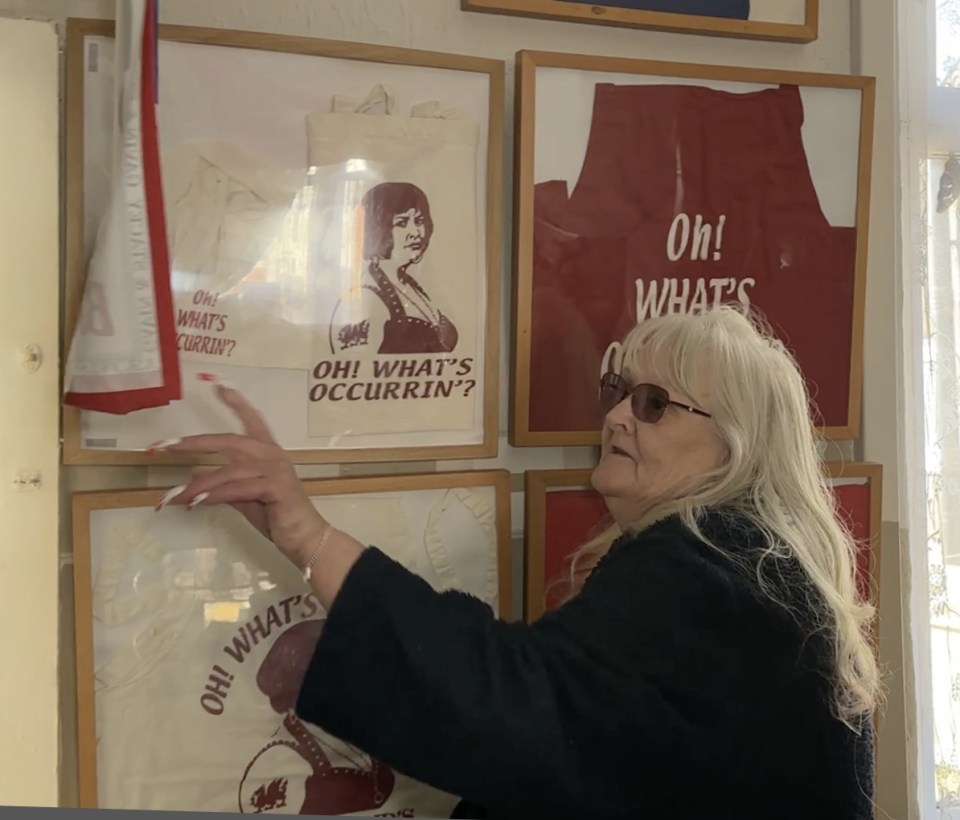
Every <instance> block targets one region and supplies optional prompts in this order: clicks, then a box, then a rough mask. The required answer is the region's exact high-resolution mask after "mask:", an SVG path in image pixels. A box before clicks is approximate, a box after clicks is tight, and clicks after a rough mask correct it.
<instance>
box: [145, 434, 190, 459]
mask: <svg viewBox="0 0 960 820" xmlns="http://www.w3.org/2000/svg"><path fill="white" fill-rule="evenodd" d="M181 441H182V439H179V438H165V439H163V440H162V441H155V442H153V444H151V445H150V446H149V447H147V453H148V454H149V455H152V454H153V453H155V452H157V451H158V450H166V449H167V447H172V446H173V445H174V444H179V443H180V442H181Z"/></svg>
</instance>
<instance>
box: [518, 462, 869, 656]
mask: <svg viewBox="0 0 960 820" xmlns="http://www.w3.org/2000/svg"><path fill="white" fill-rule="evenodd" d="M825 469H826V471H827V474H828V475H829V476H830V479H831V481H832V483H833V485H834V487H835V488H836V491H837V492H840V493H843V495H842V496H841V497H840V498H841V510H843V511H844V512H845V513H847V515H846V516H845V517H846V519H847V522H848V526H851V529H852V531H853V534H854V537H856V538H857V539H858V540H860V541H861V543H864V544H865V545H866V546H865V549H864V550H863V552H862V553H861V564H860V565H859V569H860V573H859V576H858V577H859V578H860V579H861V583H863V584H864V585H865V586H863V587H862V588H861V589H862V591H863V592H865V593H867V594H868V595H869V597H870V599H871V600H872V601H873V603H874V605H875V606H877V607H879V605H880V589H879V579H880V554H881V545H880V537H881V536H880V533H881V522H882V517H881V516H882V509H881V505H882V500H883V467H882V465H881V464H876V463H872V462H853V463H839V462H831V463H828V464H826V465H825ZM591 472H592V470H589V469H576V470H528V471H527V472H526V473H525V474H524V486H525V497H524V504H525V508H524V509H525V512H524V574H525V579H524V604H523V617H524V620H525V621H527V622H533V621H535V620H536V619H537V618H539V617H540V616H541V615H542V614H543V613H544V612H545V611H547V609H548V608H549V600H550V599H549V597H548V596H550V595H551V594H552V589H554V587H553V584H554V582H555V580H556V578H557V576H556V575H555V574H553V573H550V572H548V568H556V567H559V566H564V564H563V562H564V561H565V560H566V559H567V557H568V556H569V555H570V552H571V550H572V549H575V548H576V547H577V546H579V545H580V544H582V543H583V542H584V541H585V540H586V539H587V538H589V537H593V536H594V535H600V534H601V533H602V532H603V530H604V529H605V528H606V527H607V526H608V524H609V519H608V518H607V515H606V509H605V507H604V505H603V499H602V498H601V497H600V496H599V494H598V493H596V491H595V490H593V489H592V488H591V486H590V474H591ZM551 497H552V498H553V499H556V500H557V504H556V508H555V510H553V511H552V513H553V515H560V516H562V518H561V519H559V520H558V523H557V525H556V526H554V527H551V526H550V522H549V520H548V519H549V515H550V514H551V511H550V510H548V509H547V506H548V498H551ZM844 502H846V503H847V506H846V507H844V506H843V504H844ZM564 505H565V506H564ZM556 541H559V542H560V544H561V548H560V550H559V554H554V553H551V550H550V548H549V544H551V543H555V542H556ZM561 592H562V590H561ZM874 623H875V624H876V623H877V621H875V622H874ZM878 628H879V627H877V629H878ZM877 635H878V633H875V635H874V639H875V640H876V639H877Z"/></svg>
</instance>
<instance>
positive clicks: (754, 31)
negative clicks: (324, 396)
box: [461, 0, 820, 43]
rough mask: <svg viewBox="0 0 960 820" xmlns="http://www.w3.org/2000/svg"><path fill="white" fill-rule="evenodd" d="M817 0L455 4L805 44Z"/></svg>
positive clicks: (814, 28) (477, 0)
mask: <svg viewBox="0 0 960 820" xmlns="http://www.w3.org/2000/svg"><path fill="white" fill-rule="evenodd" d="M819 5H820V3H819V0H597V2H595V3H581V2H577V0H461V7H462V8H463V9H465V10H467V11H480V12H490V13H493V14H513V15H517V16H520V17H538V18H542V19H546V20H566V21H570V22H573V23H599V24H601V25H608V26H624V27H628V28H647V29H655V30H659V31H672V32H678V33H688V34H711V35H717V36H721V37H742V38H745V39H753V40H781V41H784V42H790V43H810V42H813V41H814V40H816V39H817V36H818V29H819V11H820V9H819Z"/></svg>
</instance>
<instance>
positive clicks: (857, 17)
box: [0, 0, 906, 820]
mask: <svg viewBox="0 0 960 820" xmlns="http://www.w3.org/2000/svg"><path fill="white" fill-rule="evenodd" d="M851 3H852V4H853V5H852V6H851ZM894 3H895V0H821V3H820V5H821V11H820V29H821V34H820V37H819V39H818V40H817V41H816V42H814V43H812V44H809V45H803V46H801V45H791V44H783V43H766V42H750V41H744V40H737V39H723V38H711V37H700V36H693V35H674V34H665V33H659V32H650V31H638V30H627V29H616V28H609V27H600V26H589V25H577V24H572V23H560V22H547V21H537V20H526V19H521V18H511V17H501V16H493V15H481V14H472V13H467V12H463V11H461V10H460V8H459V6H460V3H459V0H163V2H162V3H161V4H160V5H161V19H162V21H163V22H166V23H175V24H182V25H197V26H213V27H224V28H236V29H246V30H253V31H264V32H274V33H281V34H293V35H300V36H315V37H322V38H328V39H340V40H352V41H360V42H367V43H374V44H383V45H391V46H403V47H411V48H420V49H428V50H434V51H450V52H459V53H464V54H474V55H478V56H484V57H493V58H498V59H502V60H505V61H506V62H507V112H508V117H507V121H506V133H505V138H506V140H507V142H506V144H505V145H506V148H507V151H506V156H505V158H506V159H507V160H508V162H507V163H506V165H505V168H504V190H505V191H507V192H509V191H511V190H512V173H511V170H512V169H511V167H510V164H509V159H510V156H511V151H510V150H509V147H510V145H511V141H512V138H513V122H512V116H510V112H512V110H513V109H512V96H513V58H514V55H515V53H516V51H517V50H519V49H522V48H530V49H539V50H548V51H567V52H579V53H588V54H607V55H614V56H624V57H637V58H645V59H662V60H676V61H684V62H697V63H713V64H721V65H738V66H754V67H764V68H783V69H794V70H809V71H819V72H830V73H841V74H845V73H850V72H851V71H862V72H863V73H871V74H875V75H877V76H878V77H879V79H880V87H879V88H878V120H877V133H878V139H877V151H876V154H875V158H874V160H875V161H874V188H873V189H874V198H873V203H874V208H875V212H874V218H873V223H872V231H873V238H872V241H871V245H870V255H871V266H870V279H869V284H868V307H867V344H866V350H867V355H866V358H867V361H866V385H865V389H866V395H865V403H864V405H865V406H864V435H863V438H862V440H861V441H860V442H858V443H857V447H856V452H855V450H854V447H853V445H852V443H846V444H845V445H843V446H841V447H840V450H839V452H841V453H843V454H844V455H846V456H847V457H850V456H852V455H854V454H856V455H857V456H859V457H862V458H865V459H872V460H879V461H882V462H883V464H884V469H885V493H884V498H885V503H884V520H885V522H886V524H885V527H884V536H885V539H886V542H885V544H884V558H885V560H884V564H883V566H884V578H883V581H884V595H885V596H886V599H885V600H886V603H885V605H884V611H883V627H882V641H883V651H884V654H885V658H884V660H885V662H886V663H887V664H888V665H889V666H891V667H892V668H893V670H894V672H895V674H894V676H893V680H892V681H891V684H890V688H891V703H892V704H893V705H894V706H896V703H898V702H899V701H898V700H897V698H898V697H899V695H898V694H897V693H899V692H900V691H901V690H902V682H900V681H899V680H898V678H897V673H898V672H897V671H898V670H899V669H900V656H899V653H900V651H901V650H900V641H899V606H898V605H897V601H896V598H897V596H898V595H899V583H898V555H899V552H898V549H897V539H898V527H897V524H896V519H897V505H896V446H895V434H896V423H897V421H896V417H895V412H894V408H895V402H894V398H893V397H894V391H893V382H892V379H893V378H894V374H893V373H892V372H890V370H889V367H888V364H889V362H891V361H893V360H894V359H895V356H894V351H895V347H894V345H895V334H894V332H893V327H894V321H895V317H894V314H893V298H894V292H895V288H894V282H895V270H894V263H893V259H894V258H895V254H894V253H893V250H892V249H891V243H892V242H893V241H894V240H893V237H894V235H895V229H896V222H895V219H894V215H893V205H892V201H893V200H892V199H890V197H892V196H893V193H894V189H895V178H896V177H895V173H894V167H893V149H892V144H893V139H894V136H893V133H894V132H893V128H894V123H895V121H896V119H895V114H894V112H893V108H892V90H891V88H892V85H891V84H892V78H893V76H894V62H893V60H894V54H893V49H892V28H891V26H892V18H893V9H894ZM867 9H869V13H868V11H867ZM112 12H113V2H112V0H0V15H2V14H4V13H6V14H13V15H23V16H30V17H37V18H47V19H51V20H62V19H63V18H65V17H66V16H87V17H111V16H112ZM504 208H505V209H504V214H503V220H504V226H509V224H510V222H511V219H512V204H511V203H510V201H509V197H508V200H507V202H506V203H505V206H504ZM505 236H506V242H507V243H509V242H510V231H509V230H506V231H505ZM510 260H511V254H510V248H509V245H508V246H506V247H505V248H504V263H505V267H504V271H505V274H506V275H505V278H504V279H505V281H504V296H505V302H504V312H503V321H504V331H503V341H504V345H503V348H504V355H503V367H504V370H503V374H504V378H506V373H507V372H508V371H507V369H506V361H507V353H508V351H509V344H507V342H508V339H509V336H508V329H509V323H508V317H509V315H510V302H511V298H510V296H511V295H510V271H511V264H510ZM501 406H502V410H501V430H504V431H505V428H506V419H507V413H506V408H507V394H506V391H504V395H503V397H502V402H501ZM591 459H592V451H591V450H590V449H589V448H584V449H579V450H572V449H556V450H539V451H537V450H523V451H516V450H511V448H509V447H508V446H507V444H506V441H505V440H503V439H502V440H501V455H500V457H499V458H498V459H497V460H496V461H495V462H493V464H492V465H491V463H490V462H456V463H442V464H439V465H429V464H427V465H425V464H417V465H406V466H404V465H390V469H392V470H400V469H407V470H412V469H416V470H420V469H433V468H434V466H437V467H439V468H441V469H446V468H461V467H463V468H470V467H472V466H505V467H507V468H509V469H510V470H511V471H512V472H514V473H515V481H516V483H515V490H517V491H519V489H520V485H519V477H520V474H521V473H522V471H523V470H524V469H526V468H531V467H567V466H569V467H573V466H586V465H588V464H589V463H590V461H591ZM380 469H382V467H381V466H379V465H368V466H355V467H351V468H349V472H351V473H356V472H359V471H378V470H380ZM346 471H347V470H344V472H346ZM304 472H305V474H307V475H309V474H318V473H320V472H321V471H310V470H305V471H304ZM177 478H178V475H177V473H176V471H168V470H167V471H164V470H153V471H151V472H148V471H146V470H138V469H134V470H118V469H110V470H107V469H97V468H78V469H71V470H70V471H68V472H67V473H66V475H65V481H66V486H67V487H68V489H75V488H87V487H102V486H129V485H143V484H147V483H150V484H152V485H158V484H167V483H173V482H175V481H176V480H177ZM520 498H521V496H520V494H519V492H516V493H515V496H514V533H515V535H517V536H518V535H519V533H520V531H521V526H522V519H521V517H520V514H521V513H522V507H521V506H520V503H519V502H520ZM519 558H520V553H519V550H518V551H517V553H516V561H515V566H516V567H517V570H518V572H519V569H520V564H519ZM518 577H519V576H518ZM63 585H64V592H65V596H66V597H65V599H64V607H65V611H68V610H69V606H70V584H69V577H68V575H65V576H64V579H63ZM517 592H518V594H519V585H517ZM42 628H43V629H44V630H49V629H52V628H53V627H52V625H51V624H49V623H44V625H43V627H42ZM62 628H63V629H65V630H68V629H70V628H71V625H70V622H69V618H65V619H64V622H63V627H62ZM44 637H46V638H49V635H48V634H46V633H44ZM65 638H66V642H65V644H64V648H65V652H66V655H65V669H69V668H70V666H69V661H70V657H71V656H70V641H69V639H70V636H69V634H66V635H65ZM64 683H65V686H67V687H69V686H70V685H71V682H70V678H69V673H68V674H65V676H64ZM71 706H72V704H71V701H70V700H69V698H67V697H65V699H64V707H65V713H64V720H65V724H66V727H67V731H66V734H65V737H66V739H67V741H68V745H67V747H66V748H65V763H64V771H65V775H66V778H65V782H66V784H67V785H66V787H65V791H64V797H63V799H64V801H65V804H67V805H69V804H71V801H72V783H71V782H70V777H71V776H72V773H73V772H72V759H71V757H70V755H71V753H72V749H71V747H70V746H69V743H70V742H72V736H71V735H70V725H71V719H72V714H71V712H70V709H71ZM4 729H5V727H4V726H0V736H5V735H6V732H5V731H4ZM902 734H903V733H902V704H901V706H900V707H899V711H897V708H893V709H891V712H890V715H889V716H888V719H887V720H886V721H885V722H884V725H883V729H882V735H881V760H880V770H881V772H880V773H881V777H880V783H879V802H880V807H881V810H882V812H886V814H887V815H888V816H890V817H893V818H897V820H900V819H901V818H905V817H906V813H905V809H904V808H903V807H904V806H905V805H906V801H905V790H906V786H905V773H904V763H903V761H904V754H903V737H902ZM43 765H45V764H42V763H41V764H38V766H39V767H41V768H42V766H43ZM3 800H4V794H3V785H2V784H0V803H2V802H3ZM878 816H883V814H882V813H881V814H880V815H878Z"/></svg>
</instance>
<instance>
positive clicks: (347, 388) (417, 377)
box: [307, 86, 486, 436]
mask: <svg viewBox="0 0 960 820" xmlns="http://www.w3.org/2000/svg"><path fill="white" fill-rule="evenodd" d="M307 135H308V145H309V157H308V159H309V165H310V171H309V174H310V179H311V186H310V187H311V192H312V193H311V196H312V198H313V201H314V206H313V211H312V214H311V249H310V271H311V280H312V281H313V283H314V287H315V288H316V292H315V294H314V297H313V298H314V304H315V305H316V314H315V317H316V322H315V324H316V327H317V332H316V334H315V336H314V341H313V354H314V361H313V365H312V368H311V378H310V396H309V398H310V405H309V410H308V418H309V430H310V434H311V435H314V436H331V435H334V436H338V435H347V436H349V435H359V436H376V435H377V434H396V433H404V432H411V431H431V430H436V431H449V430H471V429H474V428H475V426H476V418H477V417H478V416H477V414H478V413H479V407H478V399H479V396H478V392H479V391H478V390H477V387H478V381H479V375H478V374H479V373H481V372H482V370H483V367H482V362H481V361H478V356H480V355H482V349H483V345H482V340H483V329H484V328H483V325H484V321H483V320H484V310H483V306H484V304H485V302H486V293H485V276H484V268H485V265H484V262H483V258H482V251H483V248H482V242H481V237H482V235H483V213H482V208H481V207H480V205H479V203H478V186H477V165H478V143H479V127H478V124H477V123H475V122H472V121H470V120H468V119H466V118H465V117H463V116H462V115H461V114H460V113H459V112H458V111H456V110H447V109H444V108H443V107H442V106H440V105H439V104H438V103H436V102H428V103H425V104H420V105H417V106H414V107H413V108H412V109H411V111H410V114H409V115H407V116H405V115H402V114H400V113H397V105H396V102H395V99H394V97H393V95H392V94H391V93H390V92H389V91H388V90H387V89H385V88H383V87H382V86H378V87H377V88H375V89H374V91H373V92H372V93H371V95H370V97H368V98H367V99H366V100H364V101H362V102H359V103H357V102H354V101H352V100H347V99H345V98H343V97H335V98H334V103H333V105H332V110H331V111H330V112H318V113H313V114H310V115H309V116H308V117H307Z"/></svg>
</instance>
